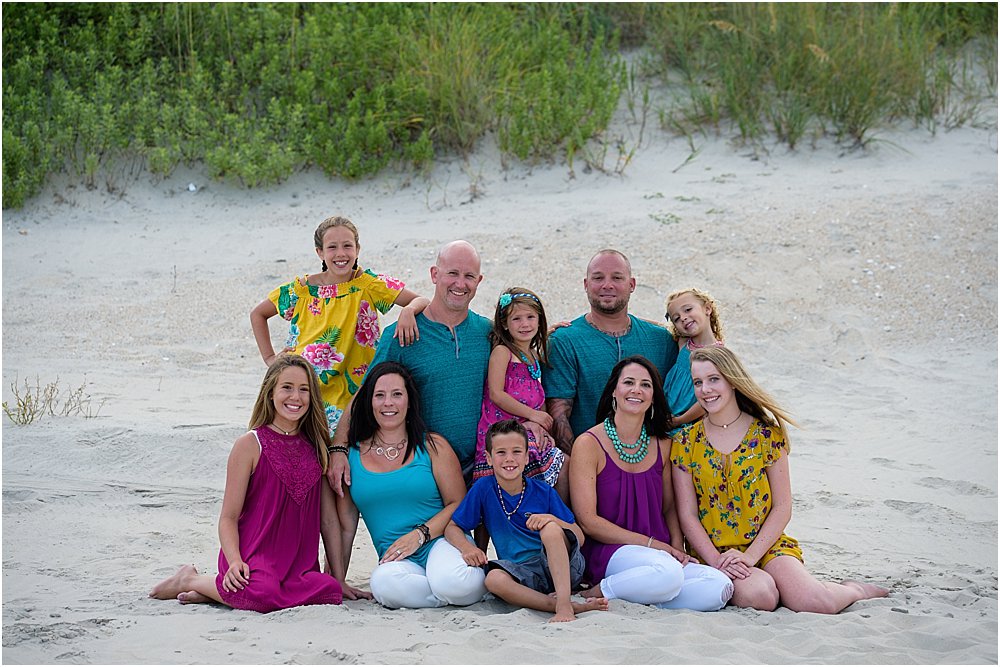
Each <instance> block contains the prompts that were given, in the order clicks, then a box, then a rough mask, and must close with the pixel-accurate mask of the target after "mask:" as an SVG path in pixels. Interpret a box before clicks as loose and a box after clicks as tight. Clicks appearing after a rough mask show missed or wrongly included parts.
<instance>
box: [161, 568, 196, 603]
mask: <svg viewBox="0 0 1000 667" xmlns="http://www.w3.org/2000/svg"><path fill="white" fill-rule="evenodd" d="M197 576H198V570H196V569H195V567H194V565H182V566H181V569H179V570H177V572H176V573H175V574H174V576H172V577H167V578H166V579H164V580H163V581H161V582H160V583H158V584H156V585H155V586H153V590H151V591H149V597H151V598H156V599H157V600H173V599H174V598H176V597H177V596H178V595H180V594H181V593H184V592H186V591H188V590H190V588H191V586H190V583H189V582H190V581H191V579H192V578H193V577H197Z"/></svg>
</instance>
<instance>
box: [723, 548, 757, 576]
mask: <svg viewBox="0 0 1000 667" xmlns="http://www.w3.org/2000/svg"><path fill="white" fill-rule="evenodd" d="M753 566H754V563H751V562H750V559H749V558H747V555H746V554H745V553H743V552H742V551H740V550H739V549H728V550H726V551H725V552H723V553H722V554H721V555H720V556H719V561H718V564H717V565H716V566H715V567H716V569H718V570H721V571H722V572H724V573H725V574H726V575H727V576H728V577H729V578H730V579H746V578H747V577H749V576H750V572H751V570H752V569H753Z"/></svg>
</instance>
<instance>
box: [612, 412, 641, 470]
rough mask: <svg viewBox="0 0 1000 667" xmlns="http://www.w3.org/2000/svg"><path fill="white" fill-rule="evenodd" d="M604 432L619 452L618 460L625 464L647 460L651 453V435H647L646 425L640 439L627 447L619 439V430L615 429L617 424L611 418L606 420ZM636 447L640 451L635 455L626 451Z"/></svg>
mask: <svg viewBox="0 0 1000 667" xmlns="http://www.w3.org/2000/svg"><path fill="white" fill-rule="evenodd" d="M604 432H605V433H607V434H608V439H609V440H611V444H612V446H613V447H614V448H615V451H616V452H618V458H620V459H621V460H622V461H624V462H625V463H638V462H639V461H641V460H643V459H644V458H646V453H647V452H648V451H649V434H648V433H646V424H645V423H643V425H642V431H640V432H639V439H638V440H636V441H635V443H634V444H631V445H626V444H625V443H624V442H622V440H621V438H619V437H618V429H616V428H615V423H614V422H613V421H611V417H608V418H607V419H605V420H604ZM636 447H638V448H639V449H638V450H637V451H635V452H634V453H629V452H627V451H625V450H626V449H635V448H636Z"/></svg>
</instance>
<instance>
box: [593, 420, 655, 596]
mask: <svg viewBox="0 0 1000 667" xmlns="http://www.w3.org/2000/svg"><path fill="white" fill-rule="evenodd" d="M590 436H591V437H593V438H594V439H595V440H597V438H596V436H594V434H592V433H591V434H590ZM653 441H654V442H655V443H656V444H655V449H656V461H655V462H654V463H653V465H652V466H651V467H650V468H649V469H648V470H646V471H644V472H626V471H624V470H622V469H621V468H619V467H618V466H617V465H616V464H615V461H614V460H613V459H612V458H611V457H610V456H609V455H608V452H607V450H605V449H604V447H601V451H602V452H604V459H605V463H604V470H602V471H601V472H600V474H598V475H597V515H598V516H600V517H601V518H603V519H607V520H608V521H610V522H611V523H613V524H615V525H618V526H621V527H622V528H626V529H628V530H631V531H632V532H635V533H639V534H640V535H648V536H652V537H653V538H655V539H657V540H659V541H661V542H666V543H668V544H669V543H670V531H669V530H668V529H667V521H666V519H665V518H664V517H663V458H662V457H661V455H660V442H659V439H658V438H653ZM598 446H599V447H600V442H598ZM621 546H622V545H621V544H604V543H603V542H598V541H597V540H595V539H593V538H591V537H589V536H588V537H587V541H586V542H584V544H583V548H582V549H581V551H582V552H583V555H584V558H586V559H587V569H586V571H585V573H584V579H585V580H586V581H588V582H589V583H591V584H596V583H598V582H599V581H600V580H601V579H603V578H604V571H605V570H606V569H607V567H608V561H609V560H611V556H612V554H614V553H615V551H617V550H618V548H619V547H621Z"/></svg>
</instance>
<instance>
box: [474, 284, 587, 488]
mask: <svg viewBox="0 0 1000 667" xmlns="http://www.w3.org/2000/svg"><path fill="white" fill-rule="evenodd" d="M547 341H548V325H547V323H546V321H545V309H544V308H542V302H541V300H539V298H538V295H536V294H535V293H534V292H532V291H531V290H528V289H525V288H523V287H511V288H509V289H507V290H505V291H504V293H503V294H501V295H500V299H499V301H498V302H497V308H496V313H495V315H494V317H493V329H492V331H491V332H490V342H491V343H492V344H493V351H492V352H491V353H490V361H489V366H488V367H487V372H486V386H485V387H484V388H483V406H482V412H481V414H480V418H479V428H478V432H477V433H476V465H475V468H474V469H473V472H472V476H473V479H479V478H481V477H489V476H491V475H493V468H492V466H490V464H489V463H488V462H487V460H486V432H487V431H488V430H489V428H490V426H491V425H492V424H494V423H495V422H498V421H501V420H503V419H516V420H517V421H519V422H521V423H522V424H524V426H525V428H526V429H527V431H528V465H527V466H526V467H525V470H524V474H525V475H526V476H528V477H535V476H539V477H540V478H541V479H542V480H544V481H545V483H547V484H548V485H549V486H552V487H555V488H556V490H557V491H559V494H560V496H562V497H563V498H564V499H565V498H567V497H568V480H567V479H565V476H563V477H562V478H560V475H559V473H560V471H561V470H562V466H563V463H564V461H565V455H564V454H563V452H562V450H560V449H559V448H558V447H556V446H555V441H554V440H553V439H552V436H551V435H550V433H549V429H551V428H552V417H551V416H550V415H549V414H548V413H547V412H545V390H544V389H543V388H542V365H543V364H544V363H546V347H547Z"/></svg>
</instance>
